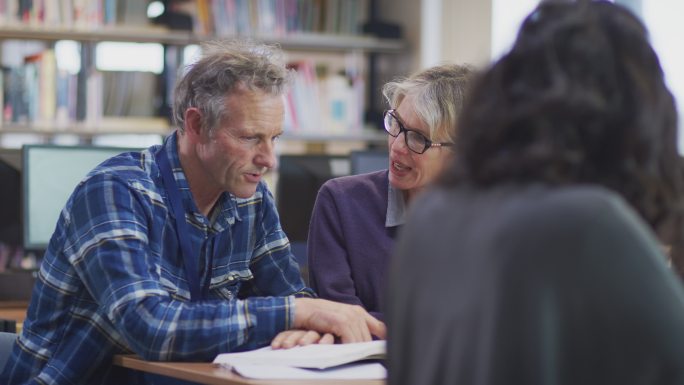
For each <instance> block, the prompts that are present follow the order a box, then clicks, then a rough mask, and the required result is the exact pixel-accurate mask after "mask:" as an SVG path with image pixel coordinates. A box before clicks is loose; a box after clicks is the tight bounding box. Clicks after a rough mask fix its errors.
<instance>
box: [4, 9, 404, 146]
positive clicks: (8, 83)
mask: <svg viewBox="0 0 684 385" xmlns="http://www.w3.org/2000/svg"><path fill="white" fill-rule="evenodd" d="M117 1H118V3H119V4H121V3H128V4H135V5H130V6H131V7H136V8H137V9H138V11H140V9H141V8H140V5H139V4H138V2H141V3H145V2H143V1H141V0H117ZM374 1H375V0H349V1H347V0H344V1H343V0H315V1H304V0H283V1H282V2H280V1H277V0H260V1H256V0H254V1H251V0H229V1H225V2H212V1H206V0H196V1H194V2H184V3H185V4H186V5H187V4H195V8H194V9H191V14H192V18H193V21H194V28H193V30H186V31H183V30H171V29H168V28H166V27H162V26H156V25H153V24H151V23H149V22H148V21H146V20H145V22H144V23H141V22H140V17H137V20H136V21H135V22H132V23H121V22H119V21H114V22H112V21H111V20H110V21H107V17H108V16H107V12H108V8H107V7H108V4H112V3H113V4H116V3H117V2H116V1H110V0H82V1H78V2H72V1H71V0H55V3H54V4H53V3H51V2H33V4H34V5H35V4H42V5H35V6H42V7H45V8H44V9H42V10H35V9H28V10H26V9H24V10H23V11H22V10H21V7H23V6H24V5H22V4H24V2H20V1H16V0H15V1H9V2H3V4H5V3H7V4H10V3H15V5H14V7H15V8H14V9H12V8H11V7H10V6H7V7H2V8H3V9H1V10H0V42H4V41H14V42H16V41H20V42H24V41H26V42H28V41H31V42H38V43H39V44H42V45H43V46H45V49H46V51H48V54H49V55H43V53H42V52H41V53H39V54H36V55H33V56H35V58H34V59H31V60H35V62H36V63H37V64H36V65H35V68H31V71H32V73H33V74H34V75H33V76H36V79H37V80H35V82H36V83H41V82H42V78H41V76H42V72H41V71H45V69H44V68H47V71H48V72H50V71H51V72H54V71H55V68H54V67H55V64H52V61H54V60H55V59H54V58H53V56H55V54H54V52H53V51H52V49H53V48H54V46H55V44H56V43H58V42H60V41H74V42H77V43H78V44H79V45H80V71H79V72H78V74H75V75H73V78H74V79H73V80H67V81H65V82H71V85H69V87H77V89H78V90H77V91H73V90H69V91H68V93H69V94H70V95H71V94H76V96H75V97H74V98H72V99H70V100H69V103H72V101H73V100H75V99H78V100H77V101H73V104H74V105H75V107H74V106H69V107H68V111H69V112H68V113H69V115H68V117H67V118H64V116H65V114H66V113H65V112H64V111H62V114H61V115H55V112H54V108H53V109H52V110H49V111H48V112H47V115H46V116H47V117H44V116H42V115H41V116H38V115H36V114H40V113H42V112H41V111H43V110H42V109H41V108H42V105H44V104H46V103H45V102H44V101H43V100H42V99H40V100H38V99H36V100H38V101H36V102H35V104H36V105H39V106H38V107H36V106H33V107H31V106H29V107H28V108H27V109H28V110H29V111H28V112H26V111H22V113H23V114H28V118H27V117H26V115H21V116H19V117H17V116H15V115H12V114H13V113H14V114H16V110H17V108H14V109H13V110H10V113H9V114H8V109H7V108H6V106H7V105H8V104H9V103H11V102H12V99H11V97H12V96H11V95H10V96H9V97H8V95H9V92H8V89H9V88H10V87H13V85H12V81H14V83H18V81H17V80H16V79H9V78H8V76H7V73H8V72H11V71H12V70H8V68H3V72H4V76H3V84H2V88H3V99H2V103H1V104H2V106H3V108H2V114H1V115H0V118H2V123H1V124H0V140H1V139H2V136H4V135H12V134H31V135H33V136H34V137H38V138H41V139H40V140H41V141H42V142H45V143H50V142H52V140H53V138H57V137H58V136H60V135H63V134H67V135H75V136H77V137H79V138H80V139H79V141H80V143H81V144H88V143H90V141H91V139H92V138H93V137H95V136H98V135H110V134H152V135H164V134H166V133H168V132H170V131H171V130H172V127H171V126H170V125H169V123H168V119H167V118H166V117H165V115H166V113H167V111H165V110H164V108H166V109H167V110H168V104H169V100H170V93H171V91H170V90H172V87H173V84H174V82H175V77H176V76H177V75H176V74H177V73H178V70H179V68H181V67H182V66H183V65H184V63H183V62H182V61H183V49H184V48H185V47H187V46H190V45H195V44H201V43H203V42H207V41H213V40H222V39H231V38H249V39H253V40H257V41H262V42H265V43H270V44H277V45H279V46H281V47H282V48H283V49H284V50H285V52H286V56H287V57H288V60H289V59H290V55H291V54H292V55H293V56H292V57H293V59H292V62H291V63H292V65H293V67H297V68H302V67H306V68H308V71H310V72H311V73H314V74H315V75H314V76H318V72H320V67H323V65H321V64H320V62H318V61H317V60H318V59H310V58H311V57H316V56H317V55H318V56H320V55H323V56H325V55H327V57H328V58H330V57H332V58H333V59H332V60H331V59H326V60H327V61H328V64H325V65H330V64H329V63H330V62H338V64H339V63H342V64H339V65H341V66H342V67H344V66H345V65H349V62H352V61H356V62H362V63H363V64H362V65H358V67H357V68H355V69H354V70H353V71H352V72H355V73H356V75H355V76H356V78H355V79H354V80H351V78H350V80H349V83H350V84H354V85H353V87H356V88H355V89H353V90H345V91H344V92H346V93H345V94H344V96H343V97H344V98H346V99H345V100H347V101H350V102H349V103H353V104H354V106H347V108H346V110H352V112H351V114H354V116H355V118H354V119H355V120H354V121H353V122H352V123H348V122H343V123H342V124H340V123H339V122H338V123H336V126H335V127H333V128H331V129H323V130H322V131H320V132H318V131H316V130H318V129H319V127H330V126H331V125H332V124H333V123H335V122H332V120H331V119H321V118H320V116H319V117H317V118H318V119H319V120H318V121H316V120H314V121H311V119H308V121H307V124H306V127H303V126H304V123H303V122H304V120H305V119H301V120H299V121H297V118H301V117H302V115H301V110H307V109H308V110H320V111H322V112H321V113H318V115H321V114H324V115H325V116H324V118H325V117H327V116H328V115H330V114H331V112H330V111H333V110H335V109H334V108H333V107H330V106H325V105H321V106H320V107H319V105H318V103H319V100H327V99H325V98H327V97H328V96H327V94H326V92H329V93H334V92H336V91H334V90H333V91H326V90H328V89H332V88H331V86H329V85H327V84H323V83H321V84H319V85H314V86H313V87H314V91H315V92H314V96H313V99H317V100H315V101H316V103H311V102H310V100H311V99H308V100H299V101H297V100H295V101H292V99H293V98H290V100H289V101H288V103H293V104H294V105H295V106H296V104H297V103H299V104H300V105H306V107H307V108H300V109H299V110H298V111H296V112H297V113H298V116H296V115H295V114H294V113H293V114H292V116H290V117H289V118H290V119H289V120H286V134H285V135H284V136H283V138H282V140H283V141H285V142H296V141H300V142H305V143H308V142H313V143H314V144H313V145H310V144H305V145H304V148H305V149H306V150H309V149H315V150H316V151H321V149H323V150H322V151H325V147H326V146H327V144H328V143H336V142H346V143H348V144H349V145H350V146H351V147H350V148H351V149H357V148H358V147H359V146H362V145H364V144H369V145H371V146H377V145H382V144H384V143H385V142H386V138H385V135H383V133H382V132H378V131H377V130H375V129H373V127H369V124H368V122H367V121H366V118H365V115H364V113H365V111H364V110H366V109H367V108H368V106H373V105H374V104H377V103H373V100H368V99H369V98H373V97H377V98H379V97H380V96H379V87H378V86H377V85H376V84H372V81H373V79H375V77H374V74H373V72H374V71H375V69H374V68H373V66H372V64H369V63H370V60H368V58H370V57H376V56H377V55H401V54H405V53H407V52H408V50H409V48H408V45H407V44H406V42H405V41H404V40H402V39H393V38H380V37H375V36H370V35H362V34H360V33H359V32H360V25H361V24H362V23H363V21H364V19H363V18H364V17H365V15H364V13H365V11H366V9H365V8H366V6H367V5H368V4H369V2H374ZM76 3H81V4H87V5H86V7H87V8H84V10H85V11H86V12H85V13H84V12H81V14H83V15H86V16H85V17H89V16H88V12H92V14H93V15H98V16H97V17H101V19H92V18H89V19H88V20H86V21H79V20H77V19H75V18H72V16H73V15H74V14H76V13H77V12H76V11H75V10H69V8H68V6H67V5H68V4H72V5H73V4H76ZM166 3H167V4H170V3H171V1H167V2H166ZM219 3H225V4H229V3H233V4H237V5H238V6H240V4H242V6H243V11H244V12H251V13H250V14H249V17H248V19H249V20H250V23H252V24H251V25H246V26H245V25H239V24H240V19H239V18H238V19H236V20H237V21H236V20H233V21H232V23H237V24H236V25H232V26H231V25H227V24H225V23H224V21H222V20H223V19H221V18H220V17H217V16H216V15H214V14H215V13H216V12H214V11H216V10H215V9H212V8H211V7H212V6H213V5H215V4H219ZM305 3H306V4H311V5H313V6H317V7H320V9H316V12H319V13H320V15H321V17H320V20H319V21H317V22H316V21H314V24H315V23H317V25H319V27H318V29H316V28H313V29H311V28H310V27H311V25H308V26H304V24H305V22H306V20H309V21H310V20H311V18H310V15H311V13H310V11H309V13H307V15H308V16H309V19H306V18H305V17H303V12H307V11H306V9H305V8H302V5H303V4H305ZM352 3H353V7H349V6H348V4H352ZM48 4H52V5H48ZM55 4H56V5H55ZM283 4H285V5H283ZM288 4H289V5H292V4H295V5H296V6H297V7H299V8H296V9H295V12H302V14H297V15H295V16H297V17H298V18H299V19H298V20H299V21H298V22H297V23H299V24H296V25H290V24H291V23H290V24H288V25H287V26H281V27H278V25H279V24H277V23H276V24H272V25H271V27H269V28H272V29H271V30H269V29H266V30H265V29H264V26H263V22H262V21H261V19H264V20H266V19H268V17H264V16H263V15H264V14H265V15H266V16H268V12H273V15H272V16H273V17H272V18H275V19H276V21H277V20H280V21H281V22H283V23H284V22H285V21H284V20H287V22H288V23H289V19H284V18H282V17H284V16H282V14H283V12H290V14H288V15H291V11H292V9H288V8H287V7H288V6H289V5H288ZM48 6H49V7H53V8H52V9H51V10H48V9H47V7H48ZM263 6H266V7H271V8H267V10H268V9H270V10H268V12H264V8H261V7H263ZM54 7H57V8H54ZM74 7H75V6H74ZM207 7H209V8H207ZM247 8H248V9H247ZM8 9H11V10H12V12H9V13H7V12H6V13H4V14H3V13H2V11H3V10H4V11H6V10H8ZM326 9H327V10H326ZM17 10H19V12H17ZM331 10H337V11H340V10H341V11H342V16H339V17H343V18H344V21H345V22H346V24H345V25H347V27H344V26H343V22H342V21H338V22H337V24H335V26H334V27H333V29H335V28H337V30H340V29H343V33H331V32H330V31H331V27H330V21H329V20H328V19H329V18H330V17H331V16H330V15H333V16H334V17H338V16H337V15H335V14H334V12H333V11H331ZM220 11H221V12H224V10H223V9H221V10H220ZM55 12H57V13H58V14H59V15H58V16H55V15H57V14H56V13H55ZM70 12H71V13H72V14H70V15H69V20H68V22H66V21H63V20H64V15H65V14H66V13H70ZM98 12H99V13H98ZM238 12H239V10H238ZM325 12H327V16H325V15H324V13H325ZM331 12H333V13H331ZM351 12H356V13H358V15H354V14H352V13H351ZM110 13H111V12H110ZM138 13H140V12H138ZM276 13H277V14H276ZM48 14H50V15H52V16H51V18H50V19H49V20H48V16H47V15H48ZM202 14H204V17H203V16H202ZM12 15H16V17H12ZM244 15H246V13H243V14H242V16H244ZM212 16H213V17H212ZM60 17H61V19H60ZM207 17H210V18H212V19H211V20H209V19H207ZM288 17H289V16H288ZM326 17H327V19H326ZM260 18H261V19H260ZM279 18H280V19H279ZM55 20H60V21H58V22H55ZM314 20H316V19H315V18H314ZM350 22H353V24H355V25H356V26H353V27H352V26H349V25H352V24H349V23H350ZM228 23H231V21H229V22H228ZM243 24H244V23H243ZM248 24H249V23H248ZM300 24H301V25H300ZM309 24H311V23H309ZM333 24H334V23H333ZM343 27H344V28H343ZM231 28H232V29H231ZM227 30H229V33H226V31H227ZM312 31H313V32H312ZM101 42H124V43H156V44H161V45H162V46H163V47H164V52H165V53H164V61H165V68H164V72H163V73H162V74H160V75H156V79H154V81H155V83H154V84H157V82H158V83H159V84H161V85H156V86H151V87H155V88H156V91H155V92H156V93H157V96H158V97H159V99H161V100H164V101H165V102H161V104H162V106H161V107H160V106H159V105H157V106H156V110H157V111H156V113H155V114H154V115H161V116H150V117H144V118H142V117H138V116H136V117H122V116H107V115H105V113H104V112H103V110H104V109H105V107H104V106H103V105H102V104H105V105H106V104H107V102H106V97H107V96H106V95H105V94H106V93H107V92H108V90H112V89H114V88H107V83H106V81H103V80H102V79H101V78H100V79H95V80H96V81H93V82H92V83H95V84H97V85H96V86H92V85H91V77H93V76H94V75H98V72H101V71H98V70H96V69H95V60H96V58H95V56H96V53H95V51H96V50H95V47H96V45H97V44H98V43H101ZM3 47H4V45H3ZM0 54H1V55H2V56H3V57H4V56H5V55H8V56H12V55H16V53H15V52H13V51H12V50H11V49H4V52H1V53H0ZM350 57H352V58H353V59H352V60H350V59H349V58H350ZM302 58H304V59H302ZM359 58H361V59H359ZM28 61H29V59H28V58H26V59H25V63H27V62H28ZM324 61H325V60H324ZM43 62H47V63H48V64H47V65H46V64H44V63H43ZM345 63H346V64H345ZM354 65H357V64H354ZM51 67H52V68H51ZM328 72H329V73H330V74H331V75H330V78H334V77H336V78H335V79H332V80H331V81H329V82H328V83H331V84H332V83H334V82H333V81H335V82H336V83H335V84H337V85H338V86H339V84H344V83H345V82H344V81H340V76H339V74H340V73H341V72H342V70H340V69H339V67H338V68H336V67H334V66H333V67H331V69H330V70H329V71H328ZM20 76H24V74H23V73H22V74H21V75H20ZM52 76H54V75H52ZM58 76H59V75H58ZM326 76H327V75H326ZM20 79H21V81H20V82H19V83H21V86H20V87H34V88H36V89H38V88H40V91H26V89H25V88H22V89H21V92H22V93H29V94H32V95H34V96H35V95H36V94H40V95H42V92H43V91H42V87H43V86H42V83H41V85H40V86H38V85H34V86H26V85H25V84H24V78H23V77H22V78H20ZM316 81H326V80H325V79H324V78H319V79H317V80H316ZM357 82H358V83H359V84H360V86H358V87H357V86H356V83H357ZM369 82H371V83H370V84H369ZM48 83H51V82H48ZM63 83H64V82H63ZM101 83H105V85H104V87H103V85H102V84H101ZM114 83H115V86H116V81H114ZM74 84H76V85H74ZM109 84H110V87H112V86H111V84H112V82H111V81H110V82H109ZM150 84H151V83H150ZM14 87H16V85H14ZM86 87H94V88H93V89H95V90H96V91H94V92H95V93H94V94H92V93H91V90H90V88H88V89H87V90H84V89H85V88H86ZM98 87H99V88H98ZM307 87H310V86H307ZM135 89H140V83H136V87H135ZM135 89H134V90H133V91H132V92H136V93H137V91H135ZM48 92H51V93H53V94H54V95H51V96H49V97H48V102H47V103H48V104H51V103H55V101H54V100H55V99H58V98H59V92H60V91H59V90H57V91H55V90H54V87H52V88H51V89H50V91H48ZM374 92H375V93H376V94H377V96H369V95H371V94H373V93H374ZM65 93H66V92H65ZM338 93H339V92H338ZM62 94H64V93H62ZM21 97H22V98H26V96H25V95H23V94H22V96H21ZM28 97H29V98H30V97H31V96H28ZM40 97H41V98H42V96H40ZM103 99H105V102H101V101H102V100H103ZM13 100H17V97H14V99H13ZM30 100H32V99H30ZM80 100H85V101H86V103H81V102H80ZM93 100H97V101H100V102H99V104H98V103H93V102H92V101H93ZM29 103H30V102H29ZM57 103H58V104H59V101H57ZM321 103H322V102H321ZM84 104H87V105H88V106H87V107H84ZM158 104H160V103H158ZM310 106H314V108H309V107H310ZM57 108H59V106H58V107H57ZM288 110H289V111H295V110H296V108H295V107H292V106H289V108H288ZM36 111H38V112H36ZM31 114H32V115H31ZM57 114H59V111H58V112H57ZM349 114H350V113H349V112H347V115H349ZM59 116H61V119H60V118H59ZM288 122H289V123H288ZM372 123H373V124H377V122H375V121H373V122H372ZM352 126H353V127H352ZM302 127H303V128H302ZM3 143H4V142H1V141H0V147H1V146H3ZM286 147H287V146H286ZM294 147H295V148H297V146H294ZM299 148H301V146H300V147H299ZM285 151H287V150H285ZM296 151H300V150H296Z"/></svg>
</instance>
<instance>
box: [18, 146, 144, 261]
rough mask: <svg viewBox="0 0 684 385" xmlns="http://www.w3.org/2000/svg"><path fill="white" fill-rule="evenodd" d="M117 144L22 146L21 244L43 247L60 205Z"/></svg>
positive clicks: (27, 247) (48, 237)
mask: <svg viewBox="0 0 684 385" xmlns="http://www.w3.org/2000/svg"><path fill="white" fill-rule="evenodd" d="M126 151H131V149H127V148H121V147H93V146H56V145H27V146H24V148H23V167H22V168H23V171H22V179H23V187H24V205H23V209H24V210H23V220H24V221H23V222H24V231H23V233H24V248H25V249H27V250H43V249H45V248H47V245H48V242H49V240H50V237H51V236H52V233H53V232H54V231H55V226H56V224H57V220H58V218H59V214H60V212H61V211H62V208H63V207H64V205H65V204H66V202H67V199H68V198H69V196H70V195H71V193H72V192H73V190H74V188H75V187H76V185H77V184H78V182H80V181H81V179H83V177H85V176H86V174H88V172H89V171H90V170H92V169H93V168H94V167H95V166H97V165H98V164H100V163H102V162H103V161H104V160H106V159H108V158H110V157H112V156H114V155H117V154H120V153H122V152H126Z"/></svg>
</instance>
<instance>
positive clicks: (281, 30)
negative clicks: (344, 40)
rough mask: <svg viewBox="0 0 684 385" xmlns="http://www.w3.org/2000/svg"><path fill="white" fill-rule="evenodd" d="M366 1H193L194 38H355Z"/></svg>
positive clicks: (362, 19) (363, 15)
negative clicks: (309, 35) (314, 35)
mask: <svg viewBox="0 0 684 385" xmlns="http://www.w3.org/2000/svg"><path fill="white" fill-rule="evenodd" d="M367 1H368V0H343V1H341V0H197V3H196V4H197V6H196V9H194V10H191V11H190V12H192V14H191V16H192V17H193V20H194V27H193V28H194V31H195V33H196V34H198V35H205V36H206V35H217V36H234V35H239V36H255V35H256V36H284V35H288V34H299V33H319V34H323V33H325V34H345V35H358V34H360V33H361V28H360V25H361V24H362V23H363V21H364V18H365V13H364V11H365V9H366V8H367V7H366V2H367Z"/></svg>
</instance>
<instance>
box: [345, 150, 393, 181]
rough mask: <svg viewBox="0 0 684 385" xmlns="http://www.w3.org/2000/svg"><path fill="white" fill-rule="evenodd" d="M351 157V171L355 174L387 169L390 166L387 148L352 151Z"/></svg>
mask: <svg viewBox="0 0 684 385" xmlns="http://www.w3.org/2000/svg"><path fill="white" fill-rule="evenodd" d="M349 159H350V160H351V173H352V174H354V175H357V174H365V173H369V172H373V171H380V170H387V168H388V167H389V153H388V152H387V150H360V151H352V152H351V153H350V154H349Z"/></svg>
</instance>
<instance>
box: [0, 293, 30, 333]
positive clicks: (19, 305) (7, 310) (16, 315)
mask: <svg viewBox="0 0 684 385" xmlns="http://www.w3.org/2000/svg"><path fill="white" fill-rule="evenodd" d="M27 308H28V302H24V301H0V319H6V320H14V321H16V322H17V333H19V332H20V331H21V326H22V324H23V323H24V319H26V309H27Z"/></svg>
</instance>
